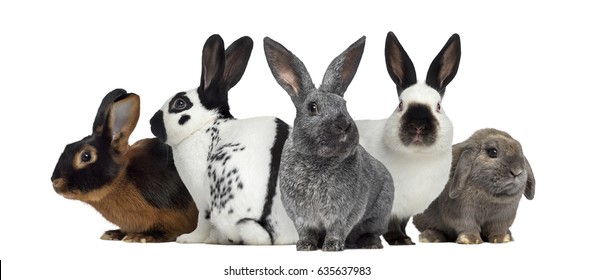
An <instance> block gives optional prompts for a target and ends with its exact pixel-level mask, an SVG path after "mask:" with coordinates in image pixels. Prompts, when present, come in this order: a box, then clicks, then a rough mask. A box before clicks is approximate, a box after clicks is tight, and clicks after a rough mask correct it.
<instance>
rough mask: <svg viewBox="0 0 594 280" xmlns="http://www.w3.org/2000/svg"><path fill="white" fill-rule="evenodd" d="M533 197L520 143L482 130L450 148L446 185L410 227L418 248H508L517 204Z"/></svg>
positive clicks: (531, 179)
mask: <svg viewBox="0 0 594 280" xmlns="http://www.w3.org/2000/svg"><path fill="white" fill-rule="evenodd" d="M534 192H535V179H534V173H533V172H532V168H531V167H530V163H529V162H528V160H527V159H526V157H525V156H524V154H523V152H522V146H521V145H520V143H519V142H518V141H516V140H515V139H514V138H512V137H511V136H510V135H509V134H508V133H506V132H504V131H500V130H496V129H492V128H489V129H482V130H479V131H477V132H475V133H474V134H473V135H472V136H471V137H470V138H469V139H468V140H466V141H464V142H462V143H458V144H456V145H454V147H453V160H452V167H451V171H450V178H449V181H448V183H447V185H446V186H445V188H444V190H443V191H442V192H441V194H440V195H439V197H437V199H435V200H434V201H433V202H432V203H431V205H429V208H427V209H426V210H425V211H424V212H423V213H422V214H419V215H416V216H415V217H414V218H413V224H414V225H415V226H416V227H417V228H418V229H419V231H420V232H421V234H420V235H419V240H420V241H421V242H453V241H455V242H457V243H461V244H479V243H482V242H483V241H487V242H491V243H503V242H509V241H512V240H513V238H512V235H511V231H510V230H509V228H510V227H511V225H512V223H513V221H514V219H515V216H516V212H517V209H518V205H519V203H520V199H521V198H522V195H524V196H525V197H526V198H527V199H529V200H531V199H533V198H534Z"/></svg>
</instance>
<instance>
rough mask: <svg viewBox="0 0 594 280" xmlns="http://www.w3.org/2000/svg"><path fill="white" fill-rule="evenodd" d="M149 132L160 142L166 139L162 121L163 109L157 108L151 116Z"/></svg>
mask: <svg viewBox="0 0 594 280" xmlns="http://www.w3.org/2000/svg"><path fill="white" fill-rule="evenodd" d="M151 132H152V133H153V135H155V136H156V137H157V138H159V140H161V141H162V142H165V141H167V131H166V130H165V123H163V111H161V110H159V111H157V112H156V113H155V115H153V117H152V118H151Z"/></svg>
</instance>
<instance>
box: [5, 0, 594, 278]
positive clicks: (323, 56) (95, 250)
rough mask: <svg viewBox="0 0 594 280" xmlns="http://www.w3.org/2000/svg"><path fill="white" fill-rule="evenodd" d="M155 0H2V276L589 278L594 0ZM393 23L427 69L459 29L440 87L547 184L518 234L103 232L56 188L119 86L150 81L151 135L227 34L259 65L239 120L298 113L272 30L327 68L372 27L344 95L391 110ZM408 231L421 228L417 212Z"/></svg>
mask: <svg viewBox="0 0 594 280" xmlns="http://www.w3.org/2000/svg"><path fill="white" fill-rule="evenodd" d="M145 2H146V3H145ZM148 2H150V1H138V2H124V1H101V2H97V3H96V4H83V3H82V1H36V2H32V1H3V2H2V4H0V35H1V38H2V40H1V42H0V50H1V52H0V94H1V96H2V97H1V98H2V100H3V101H2V107H3V109H2V110H0V114H1V116H0V122H1V123H0V128H1V130H2V136H1V137H0V138H1V139H2V144H1V146H2V149H3V152H2V154H1V155H2V159H1V162H2V163H3V167H2V169H1V170H2V184H1V186H0V191H1V194H0V206H1V207H2V209H1V211H0V215H1V216H0V222H1V226H2V228H1V229H0V259H2V260H3V261H4V266H3V267H2V270H1V271H2V279H33V278H32V277H35V278H50V277H51V279H114V278H116V279H119V278H125V277H133V278H134V279H141V278H143V279H158V278H164V277H165V278H166V279H176V278H177V279H182V277H183V278H184V279H201V278H203V277H206V276H208V277H209V278H211V279H230V277H228V278H225V277H224V276H223V269H225V268H228V267H229V266H234V267H241V266H250V267H252V268H258V267H264V266H267V267H278V266H283V267H284V268H286V269H288V268H307V269H312V270H317V268H318V267H320V266H371V268H372V276H360V277H351V278H350V279H388V278H389V279H427V278H431V279H443V278H459V279H465V278H475V279H476V278H480V279H496V278H498V279H501V278H503V277H505V279H509V278H517V277H516V276H517V275H522V276H529V277H530V276H535V277H536V276H551V278H548V279H555V278H561V277H563V279H580V278H582V279H586V278H589V279H591V278H592V276H593V273H592V270H591V267H588V266H590V265H591V256H590V254H591V252H592V249H594V248H592V235H591V234H592V232H593V227H592V212H593V211H592V204H593V203H592V193H593V192H592V188H593V187H594V185H593V184H592V180H591V178H592V158H593V156H594V155H593V152H592V150H593V149H592V138H591V135H592V133H591V123H590V121H591V120H592V108H593V107H594V98H593V94H594V92H593V90H592V88H593V87H592V74H593V71H592V65H594V64H593V63H594V59H593V56H592V52H593V50H594V43H593V42H592V41H593V40H592V39H593V38H592V26H594V20H592V9H591V8H588V7H590V5H587V6H586V4H582V3H587V2H586V1H584V2H581V1H556V2H552V1H534V2H528V1H523V2H522V1H495V2H489V3H490V4H482V3H483V2H482V1H481V2H480V3H479V1H474V2H470V1H468V2H465V1H462V2H459V1H448V2H447V3H446V1H434V2H433V1H432V2H426V1H390V2H388V3H381V4H380V3H376V2H374V1H354V2H350V1H336V2H331V1H313V2H311V3H309V2H308V1H292V2H286V3H283V2H281V1H270V2H264V1H261V2H257V3H253V2H254V1H243V2H242V1H212V4H207V3H189V2H178V1H168V2H167V4H155V3H152V2H151V3H148ZM316 2H317V3H316ZM322 2H323V3H322ZM413 2H414V4H413ZM215 3H220V4H215ZM388 31H393V32H394V33H395V34H396V36H397V37H398V39H399V40H400V41H401V43H402V44H403V46H404V48H405V49H406V50H407V52H408V54H409V55H410V57H411V58H412V60H413V62H414V63H415V65H416V67H417V73H418V75H419V79H421V80H422V79H424V76H425V73H426V70H427V67H428V65H429V63H430V62H431V60H432V59H433V58H434V57H435V55H436V54H437V53H438V52H439V50H440V49H441V48H442V46H443V45H444V44H445V42H446V41H447V39H448V38H449V37H450V35H451V34H452V33H459V34H460V36H461V41H462V61H461V64H460V68H459V71H458V74H457V76H456V78H455V79H454V80H453V81H452V83H451V84H450V86H448V90H447V92H446V96H445V99H444V102H443V108H444V110H446V111H447V114H448V115H449V116H450V118H451V119H452V122H453V123H454V126H455V135H454V141H455V142H460V141H462V140H464V139H466V138H467V137H468V136H470V134H471V133H472V132H474V131H475V130H477V129H480V128H484V127H495V128H498V129H502V130H505V131H507V132H509V133H510V134H511V135H512V136H514V137H515V138H516V139H518V140H519V141H520V142H521V143H522V144H523V147H524V152H525V155H526V156H527V157H528V159H529V160H530V162H531V164H532V168H533V170H534V173H535V175H536V182H537V183H536V197H535V199H534V200H533V201H528V200H525V199H522V201H521V203H520V207H519V211H518V215H517V219H516V222H515V223H514V225H513V227H512V232H513V233H514V237H515V239H516V241H515V242H513V243H510V244H503V245H501V244H499V245H493V244H483V245H478V246H462V245H456V244H418V245H416V246H408V247H387V248H385V249H383V250H370V251H365V250H351V251H346V252H341V253H324V252H319V251H318V252H310V253H302V252H296V251H295V247H294V246H278V247H249V246H244V247H240V246H213V245H195V244H194V245H182V244H175V243H168V244H152V245H151V244H125V243H122V242H107V241H101V240H99V236H100V235H101V233H102V232H103V231H104V230H107V229H113V228H114V226H113V225H111V224H109V223H108V222H106V221H105V220H104V219H103V218H102V217H101V216H100V215H99V214H98V213H97V212H96V211H95V210H94V209H92V208H91V207H90V206H87V205H85V204H83V203H81V202H78V201H70V200H66V199H64V198H62V197H60V196H58V195H57V194H55V193H54V191H53V190H52V187H51V183H50V176H51V173H52V171H53V168H54V165H55V163H56V161H57V159H58V156H59V155H60V153H61V152H62V149H63V147H64V145H65V144H67V143H70V142H74V141H77V140H79V139H81V138H82V137H84V136H86V135H87V134H89V133H90V132H91V125H92V122H93V119H94V116H95V112H96V110H97V107H98V105H99V103H100V101H101V99H102V98H103V96H104V95H105V94H106V93H107V92H109V91H110V90H112V89H114V88H118V87H120V88H125V89H126V90H128V91H130V92H135V93H138V94H139V95H140V96H141V99H142V106H141V108H142V112H141V117H140V121H139V125H138V126H137V128H136V130H135V132H134V134H133V135H132V138H131V139H132V140H133V141H135V140H138V139H141V138H145V137H152V135H151V133H150V129H149V125H148V121H149V119H150V117H151V116H152V114H153V113H154V112H155V111H156V110H158V109H159V108H160V107H161V105H162V104H163V102H165V100H166V99H168V98H169V97H170V96H171V95H173V94H174V93H177V92H179V91H182V90H188V89H192V88H195V87H197V86H198V83H199V77H200V58H201V50H202V46H203V44H204V41H205V40H206V39H207V38H208V36H210V35H211V34H213V33H219V34H221V35H222V37H223V38H224V39H225V42H226V44H227V45H228V44H230V43H231V42H232V41H234V40H236V39H237V38H239V37H241V36H243V35H249V36H251V37H252V39H254V50H253V53H252V57H251V60H250V62H249V65H248V68H247V71H246V73H245V75H244V77H243V79H242V80H241V81H240V82H239V84H238V85H237V86H236V87H235V88H233V89H232V90H231V92H230V95H229V99H230V104H231V111H232V113H233V114H234V115H235V117H237V118H248V117H252V116H261V115H274V116H278V117H280V118H282V119H283V120H285V121H286V122H288V123H292V121H293V117H294V107H293V105H292V103H291V102H290V99H289V98H288V97H287V95H286V93H285V92H284V91H283V90H282V89H281V88H280V86H278V84H277V83H276V81H275V80H274V79H273V77H272V75H271V73H270V70H269V69H268V66H267V64H266V61H265V58H264V52H263V47H262V39H263V38H264V36H270V37H271V38H273V39H275V40H277V41H279V42H281V43H282V44H284V45H285V46H286V47H287V48H288V49H290V50H292V51H293V52H294V53H295V54H296V55H297V56H299V57H300V58H301V60H302V61H303V62H304V63H305V65H306V66H307V68H308V69H309V71H310V73H311V75H312V78H313V80H314V82H315V83H319V82H320V81H321V78H322V76H323V73H324V71H325V69H326V66H327V65H328V64H329V63H330V61H331V60H332V59H333V58H334V57H335V56H336V55H338V54H339V53H340V52H342V51H343V50H344V49H345V48H346V47H347V46H348V45H350V44H351V43H352V42H354V41H355V40H357V39H358V38H359V37H360V36H362V35H366V36H367V44H366V47H365V53H364V55H363V60H362V62H361V65H360V67H359V71H358V73H357V75H356V76H355V79H354V80H353V82H352V84H351V86H350V88H349V90H348V91H347V92H346V95H345V97H346V99H347V101H348V108H349V110H350V112H351V115H352V116H353V117H354V118H356V119H365V118H370V119H379V118H385V117H387V116H389V115H390V114H391V112H392V111H393V109H394V108H395V106H396V105H397V97H396V91H395V86H394V84H393V83H392V81H391V80H390V78H389V76H388V74H387V72H386V70H385V63H384V42H385V37H386V33H387V32H388ZM408 231H409V233H410V234H411V236H412V237H413V239H414V240H415V241H416V240H417V234H418V232H417V231H416V230H415V229H414V227H413V226H412V225H409V227H408ZM310 274H313V273H310ZM5 276H7V277H8V278H4V277H5ZM174 277H175V278H174ZM259 278H262V277H245V279H259ZM317 278H318V276H313V275H310V276H307V277H292V278H288V277H284V278H283V277H276V278H275V277H268V278H264V279H317ZM531 278H532V277H531ZM319 279H332V277H329V276H326V277H320V278H319Z"/></svg>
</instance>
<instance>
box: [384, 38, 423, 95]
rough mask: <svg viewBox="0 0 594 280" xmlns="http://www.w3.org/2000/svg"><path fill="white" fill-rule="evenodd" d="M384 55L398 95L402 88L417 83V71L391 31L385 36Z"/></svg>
mask: <svg viewBox="0 0 594 280" xmlns="http://www.w3.org/2000/svg"><path fill="white" fill-rule="evenodd" d="M385 56H386V68H387V69H388V74H390V78H392V81H394V83H395V84H396V91H398V96H400V93H402V91H403V90H405V89H406V88H408V87H409V86H412V85H414V84H416V83H417V72H416V71H415V66H414V65H413V63H412V61H411V60H410V57H408V54H407V53H406V51H405V50H404V48H403V47H402V45H401V44H400V42H399V41H398V38H396V35H394V33H393V32H391V31H390V32H388V35H387V36H386V49H385Z"/></svg>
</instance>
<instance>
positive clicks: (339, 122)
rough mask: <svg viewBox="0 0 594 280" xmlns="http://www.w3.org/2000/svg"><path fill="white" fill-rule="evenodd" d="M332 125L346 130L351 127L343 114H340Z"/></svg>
mask: <svg viewBox="0 0 594 280" xmlns="http://www.w3.org/2000/svg"><path fill="white" fill-rule="evenodd" d="M334 126H336V127H337V128H338V129H340V130H342V131H344V132H346V131H348V130H349V128H351V122H350V121H349V120H348V119H347V118H346V117H345V116H340V117H338V118H337V119H336V121H335V122H334Z"/></svg>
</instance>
